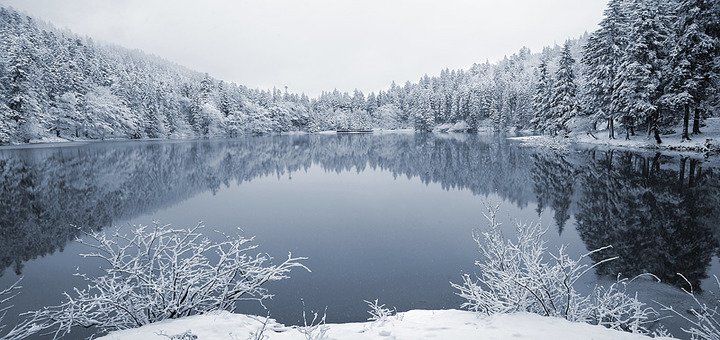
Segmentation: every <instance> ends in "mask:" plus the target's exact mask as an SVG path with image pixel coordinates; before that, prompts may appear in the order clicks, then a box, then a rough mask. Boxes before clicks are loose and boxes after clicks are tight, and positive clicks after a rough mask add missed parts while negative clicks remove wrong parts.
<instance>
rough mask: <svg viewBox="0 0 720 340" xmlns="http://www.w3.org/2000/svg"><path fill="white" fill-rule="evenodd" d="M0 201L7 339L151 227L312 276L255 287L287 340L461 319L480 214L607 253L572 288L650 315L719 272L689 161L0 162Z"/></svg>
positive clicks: (392, 154)
mask: <svg viewBox="0 0 720 340" xmlns="http://www.w3.org/2000/svg"><path fill="white" fill-rule="evenodd" d="M638 138H639V137H638ZM0 195H1V196H0V197H1V199H0V271H2V276H0V287H5V286H7V285H9V284H11V283H12V282H14V281H15V280H17V279H18V277H20V276H23V277H24V280H23V282H22V285H23V286H24V289H23V291H22V295H20V296H19V297H17V298H16V299H15V300H14V304H15V308H14V309H13V310H12V311H11V312H10V315H9V317H10V321H11V322H12V320H13V318H14V317H15V315H16V314H17V312H22V311H27V310H33V309H38V308H41V307H42V306H46V305H54V304H58V303H59V302H60V301H61V294H62V293H63V292H64V291H70V290H71V289H72V288H73V287H75V286H79V285H82V280H81V279H80V278H78V277H76V276H74V275H73V274H74V273H76V272H77V270H78V268H79V270H81V271H82V272H86V273H90V274H97V273H99V272H100V270H99V268H98V266H97V265H98V263H96V262H92V261H89V260H84V259H82V258H81V257H80V256H79V255H78V254H79V253H82V252H83V251H85V249H84V248H83V247H81V246H80V245H79V244H78V243H77V242H75V241H74V239H75V238H76V237H78V236H79V235H81V232H87V231H92V230H112V229H111V228H112V227H113V226H118V227H119V228H121V229H123V228H128V226H129V225H133V224H151V223H153V221H159V222H160V223H163V224H164V223H171V224H172V225H173V226H175V227H190V226H194V225H195V224H197V223H198V221H203V222H204V223H205V224H206V225H207V226H208V227H210V228H209V229H217V230H221V231H225V232H234V230H236V229H237V228H241V229H242V232H243V235H246V236H255V237H256V239H255V240H256V242H257V243H258V244H259V245H260V247H259V250H258V251H262V252H267V253H269V254H270V255H272V256H274V257H275V258H278V259H282V258H284V257H285V256H287V252H288V251H291V252H292V253H293V255H295V256H307V257H309V259H308V260H307V261H305V264H306V265H307V266H308V267H309V268H310V269H311V270H312V272H311V273H309V272H305V271H302V270H295V271H293V272H292V273H291V278H290V279H288V280H283V281H280V282H276V283H273V284H272V285H270V286H269V288H270V290H271V293H274V294H275V297H274V299H272V300H270V301H267V302H266V306H267V308H268V310H269V312H270V314H271V316H272V317H273V318H275V319H277V320H278V321H280V322H282V323H286V324H298V323H301V318H302V315H301V313H302V308H303V307H302V303H301V301H305V304H306V305H307V308H308V309H312V310H324V309H325V307H327V319H328V322H348V321H363V320H366V319H367V317H368V316H369V315H368V314H367V312H366V310H367V308H366V304H365V303H364V302H363V300H374V299H379V300H380V302H381V303H385V304H387V305H388V306H392V307H395V308H397V310H398V311H405V310H409V309H440V308H459V306H460V304H461V303H462V300H461V299H460V298H459V297H457V296H456V295H455V291H454V290H453V289H452V288H451V287H450V284H449V282H451V281H452V282H460V281H461V277H460V275H461V274H462V273H472V272H474V271H475V268H474V267H475V266H474V264H473V263H474V261H475V260H476V259H477V250H476V245H475V243H474V241H473V240H472V238H471V233H472V230H473V229H475V228H483V227H484V226H485V223H484V217H483V212H484V211H485V208H484V207H485V204H491V205H494V204H500V212H499V218H500V220H501V221H502V223H503V225H504V227H505V228H506V229H507V231H508V234H509V235H510V234H511V230H512V223H513V221H515V220H520V221H525V222H531V221H539V222H541V223H542V224H543V225H544V226H545V227H547V228H548V232H547V235H546V236H547V239H548V245H549V247H550V248H551V249H555V248H556V247H558V246H560V245H561V244H568V245H569V247H568V252H569V253H570V254H572V255H574V256H579V255H581V254H584V253H586V252H587V251H588V250H592V249H597V248H600V247H603V246H606V245H612V246H613V248H612V249H608V250H605V251H603V252H600V253H597V254H595V255H593V256H592V261H599V260H601V259H604V258H608V257H612V256H618V257H619V258H618V259H617V260H615V261H611V262H608V263H606V264H603V265H601V266H598V267H597V270H596V273H592V274H591V275H588V276H587V277H586V279H585V281H584V282H583V283H582V284H583V285H585V286H591V285H594V284H595V283H596V282H598V281H599V280H600V281H602V280H603V279H608V278H610V279H611V278H614V277H615V276H616V275H617V274H618V273H620V274H622V275H624V276H627V277H633V276H635V275H638V274H642V273H645V272H650V273H653V274H655V275H657V276H658V277H659V278H660V279H661V280H662V281H663V282H665V283H667V284H665V283H663V284H652V285H646V286H649V287H652V288H648V289H647V292H645V293H647V294H646V295H647V296H648V298H652V299H657V298H658V296H665V295H668V294H670V295H672V294H675V295H679V296H681V293H680V290H679V288H680V287H687V283H686V282H685V281H684V280H683V279H681V277H679V276H678V275H676V273H682V274H683V275H684V276H685V277H687V279H688V281H689V282H690V283H691V284H692V285H693V288H694V289H695V290H699V289H702V288H705V287H707V288H712V284H711V283H712V282H711V281H710V279H709V278H710V277H711V276H712V275H716V274H718V273H719V272H720V268H719V266H718V258H717V254H718V241H717V240H718V238H720V229H719V228H720V227H719V224H718V222H720V167H718V166H717V161H716V160H715V161H713V160H712V159H711V160H710V161H708V160H706V159H703V158H702V157H701V156H697V157H695V156H693V157H682V156H670V155H661V154H656V153H651V152H650V153H648V152H629V151H619V150H601V149H584V148H569V149H568V150H562V151H557V150H549V149H538V148H532V147H528V146H523V145H522V144H520V143H519V142H515V141H512V140H508V139H504V138H501V137H494V136H479V135H431V134H430V135H428V134H413V133H388V134H374V135H373V134H363V135H283V136H258V137H247V138H241V139H231V140H197V141H125V142H97V143H87V144H68V145H50V146H30V147H19V148H18V147H15V148H0ZM716 288H717V287H716ZM581 289H582V288H581ZM237 311H238V312H243V313H255V314H260V315H265V314H266V313H267V312H266V311H264V310H263V309H262V308H261V307H260V306H259V305H258V304H256V303H253V302H248V303H246V304H242V305H239V306H238V310H237ZM73 334H75V333H73ZM81 334H85V333H83V332H79V333H78V335H77V336H79V335H81Z"/></svg>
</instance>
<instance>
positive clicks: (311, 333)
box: [297, 301, 330, 340]
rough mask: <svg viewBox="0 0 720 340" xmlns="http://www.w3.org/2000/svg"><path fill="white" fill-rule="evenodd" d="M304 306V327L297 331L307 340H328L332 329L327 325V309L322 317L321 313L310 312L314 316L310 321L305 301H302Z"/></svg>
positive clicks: (298, 328)
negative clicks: (328, 333)
mask: <svg viewBox="0 0 720 340" xmlns="http://www.w3.org/2000/svg"><path fill="white" fill-rule="evenodd" d="M302 305H303V312H302V316H303V325H302V326H298V327H297V330H298V331H299V332H300V334H302V335H304V336H305V339H307V340H325V339H328V335H327V332H328V331H329V330H330V327H328V326H327V325H325V319H326V318H327V307H326V308H325V311H324V312H323V315H322V316H320V313H319V312H314V311H310V314H312V316H313V318H312V319H311V320H308V316H307V313H306V312H305V301H302Z"/></svg>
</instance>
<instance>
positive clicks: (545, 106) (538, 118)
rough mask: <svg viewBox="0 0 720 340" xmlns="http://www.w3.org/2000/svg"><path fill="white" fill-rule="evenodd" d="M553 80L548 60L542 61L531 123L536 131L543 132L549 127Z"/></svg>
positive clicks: (539, 67)
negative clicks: (548, 119)
mask: <svg viewBox="0 0 720 340" xmlns="http://www.w3.org/2000/svg"><path fill="white" fill-rule="evenodd" d="M552 87H553V83H552V78H551V76H550V74H549V73H548V65H547V61H546V60H542V61H541V62H540V65H539V66H538V82H537V85H536V88H535V96H533V108H534V115H533V119H532V121H531V123H532V125H533V127H534V128H535V129H536V130H539V131H543V130H545V129H546V128H547V127H548V126H547V118H549V117H550V115H551V112H552V107H551V106H550V100H551V98H552Z"/></svg>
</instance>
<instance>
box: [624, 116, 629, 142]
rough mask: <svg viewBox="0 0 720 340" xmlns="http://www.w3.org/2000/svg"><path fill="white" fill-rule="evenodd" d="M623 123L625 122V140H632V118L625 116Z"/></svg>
mask: <svg viewBox="0 0 720 340" xmlns="http://www.w3.org/2000/svg"><path fill="white" fill-rule="evenodd" d="M623 124H625V140H630V118H628V117H624V118H623Z"/></svg>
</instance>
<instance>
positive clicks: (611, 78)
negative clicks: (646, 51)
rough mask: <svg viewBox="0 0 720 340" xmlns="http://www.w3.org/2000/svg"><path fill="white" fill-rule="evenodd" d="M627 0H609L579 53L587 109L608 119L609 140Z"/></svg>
mask: <svg viewBox="0 0 720 340" xmlns="http://www.w3.org/2000/svg"><path fill="white" fill-rule="evenodd" d="M626 3H627V0H610V2H609V4H608V8H607V9H606V10H605V13H604V15H605V16H604V18H603V20H602V21H601V22H600V29H598V30H597V31H595V32H593V33H592V34H591V35H590V38H588V42H587V44H586V45H585V47H584V48H583V56H582V62H583V64H585V65H586V66H587V68H586V77H587V86H586V88H587V92H588V96H587V97H588V101H587V103H586V105H587V106H588V108H587V109H588V110H591V112H593V113H594V116H595V117H597V118H600V119H607V121H608V132H609V137H610V138H611V139H613V138H615V129H614V120H615V117H614V111H613V107H616V106H617V104H616V103H614V102H613V98H614V95H613V93H614V92H615V78H616V76H617V74H618V71H619V70H618V69H619V68H620V60H621V58H622V55H623V54H624V52H625V48H626V46H627V40H628V37H627V14H626Z"/></svg>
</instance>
